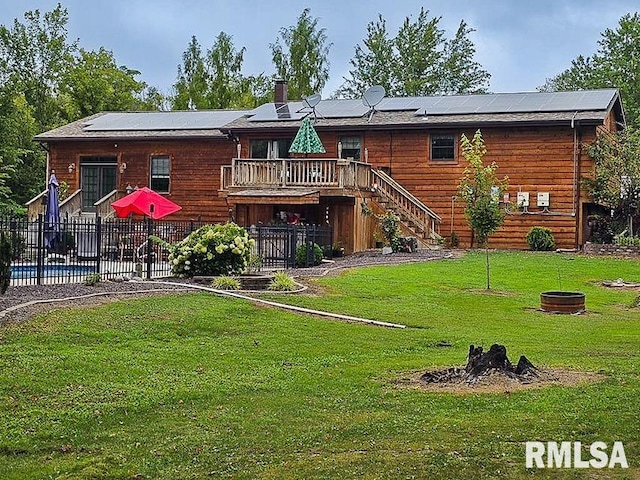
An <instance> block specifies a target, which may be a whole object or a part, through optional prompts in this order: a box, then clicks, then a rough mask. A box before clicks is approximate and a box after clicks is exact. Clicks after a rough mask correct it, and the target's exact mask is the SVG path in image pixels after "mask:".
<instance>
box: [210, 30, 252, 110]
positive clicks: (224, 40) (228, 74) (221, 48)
mask: <svg viewBox="0 0 640 480" xmlns="http://www.w3.org/2000/svg"><path fill="white" fill-rule="evenodd" d="M244 52H245V48H244V47H242V48H241V49H240V50H239V51H238V50H236V49H235V47H234V46H233V41H232V38H231V36H229V35H227V34H226V33H224V32H220V34H219V35H218V36H217V37H216V40H215V42H214V44H213V47H212V48H211V50H209V51H208V52H207V60H206V62H207V66H208V67H209V77H210V79H209V88H208V91H207V95H206V96H207V100H208V102H207V103H208V104H209V108H230V107H233V106H235V105H236V101H237V98H238V96H239V92H240V89H241V84H242V74H241V71H242V61H243V57H244Z"/></svg>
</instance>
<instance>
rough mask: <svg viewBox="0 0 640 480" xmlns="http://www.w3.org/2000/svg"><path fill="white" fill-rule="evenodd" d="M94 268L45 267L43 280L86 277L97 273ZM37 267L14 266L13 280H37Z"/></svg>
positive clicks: (85, 266) (43, 267) (83, 266)
mask: <svg viewBox="0 0 640 480" xmlns="http://www.w3.org/2000/svg"><path fill="white" fill-rule="evenodd" d="M95 271H96V269H95V267H94V266H89V265H43V266H42V278H52V277H69V276H71V277H84V276H86V275H89V274H90V273H95ZM37 276H38V267H37V265H12V266H11V278H13V279H18V278H20V279H26V278H37Z"/></svg>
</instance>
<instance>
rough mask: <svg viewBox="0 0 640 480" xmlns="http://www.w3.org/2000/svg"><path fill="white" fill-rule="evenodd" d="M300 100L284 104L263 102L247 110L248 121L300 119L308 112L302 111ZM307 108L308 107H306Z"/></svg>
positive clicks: (302, 105)
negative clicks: (249, 110)
mask: <svg viewBox="0 0 640 480" xmlns="http://www.w3.org/2000/svg"><path fill="white" fill-rule="evenodd" d="M303 107H304V104H303V103H302V102H289V103H285V104H277V105H276V104H275V103H265V104H264V105H260V106H259V107H257V108H254V109H253V110H251V112H249V115H250V117H249V121H250V122H277V121H279V120H301V119H303V118H304V117H306V116H307V114H308V112H304V111H302V109H303ZM307 108H308V107H307Z"/></svg>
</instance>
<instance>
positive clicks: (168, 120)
mask: <svg viewBox="0 0 640 480" xmlns="http://www.w3.org/2000/svg"><path fill="white" fill-rule="evenodd" d="M246 113H247V111H246V110H207V111H178V112H110V113H105V114H104V115H101V116H99V117H96V118H92V119H90V120H87V121H86V122H84V124H83V130H84V131H86V132H106V131H110V132H114V131H162V130H215V129H218V128H220V127H223V126H224V125H226V124H227V123H229V122H232V121H234V120H237V119H238V118H240V117H241V116H243V115H245V114H246Z"/></svg>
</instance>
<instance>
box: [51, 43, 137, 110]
mask: <svg viewBox="0 0 640 480" xmlns="http://www.w3.org/2000/svg"><path fill="white" fill-rule="evenodd" d="M139 74H140V72H138V71H136V70H131V69H129V68H127V67H125V66H120V67H119V66H117V64H116V61H115V58H114V56H113V53H112V52H110V51H108V50H106V49H105V48H104V47H101V48H100V49H99V50H98V51H87V50H84V49H82V48H81V49H80V51H79V55H78V56H77V57H76V58H75V59H74V62H73V65H72V66H71V68H70V69H68V71H67V72H65V74H64V76H63V82H62V86H61V89H60V90H61V93H62V94H65V95H67V96H68V98H69V105H68V108H69V109H70V111H68V112H67V118H66V120H67V121H73V120H75V119H78V118H82V117H86V116H89V115H92V114H94V113H97V112H103V111H124V110H132V109H134V108H136V107H137V106H138V105H139V103H140V102H139V100H138V96H139V95H141V94H142V92H143V91H144V89H145V87H146V85H145V84H144V83H143V82H139V81H137V80H136V79H135V76H137V75H139Z"/></svg>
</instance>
